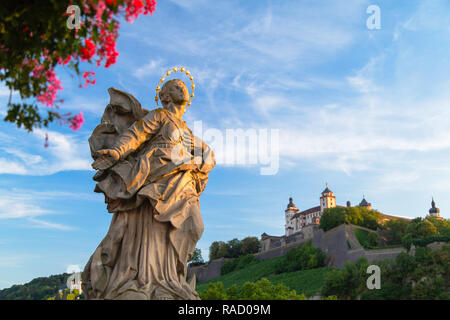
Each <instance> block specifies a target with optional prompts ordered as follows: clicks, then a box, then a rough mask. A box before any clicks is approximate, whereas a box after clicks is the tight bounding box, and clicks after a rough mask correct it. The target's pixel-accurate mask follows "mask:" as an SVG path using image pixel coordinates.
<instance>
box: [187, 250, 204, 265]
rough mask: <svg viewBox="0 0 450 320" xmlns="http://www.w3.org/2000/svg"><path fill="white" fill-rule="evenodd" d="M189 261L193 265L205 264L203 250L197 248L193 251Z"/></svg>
mask: <svg viewBox="0 0 450 320" xmlns="http://www.w3.org/2000/svg"><path fill="white" fill-rule="evenodd" d="M189 263H190V265H191V266H199V265H202V264H205V261H204V260H203V257H202V250H200V249H198V248H195V249H194V252H193V253H192V257H191V259H190V260H189Z"/></svg>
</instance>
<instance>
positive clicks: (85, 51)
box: [80, 38, 95, 61]
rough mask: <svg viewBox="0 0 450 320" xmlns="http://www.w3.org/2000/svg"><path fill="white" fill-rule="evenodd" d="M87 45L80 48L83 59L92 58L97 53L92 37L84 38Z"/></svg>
mask: <svg viewBox="0 0 450 320" xmlns="http://www.w3.org/2000/svg"><path fill="white" fill-rule="evenodd" d="M84 44H85V46H84V47H82V48H81V49H80V57H81V60H82V61H85V60H90V59H91V58H92V57H93V56H94V55H95V44H94V43H93V42H92V38H90V39H86V40H84Z"/></svg>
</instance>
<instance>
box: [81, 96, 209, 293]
mask: <svg viewBox="0 0 450 320" xmlns="http://www.w3.org/2000/svg"><path fill="white" fill-rule="evenodd" d="M110 93H111V91H110ZM109 107H111V105H110V106H109ZM135 107H136V106H135ZM142 110H143V109H140V105H138V111H139V112H140V114H137V113H138V112H136V109H133V113H134V114H135V117H139V116H142V117H141V118H140V119H137V121H135V122H134V123H133V124H132V125H131V126H130V127H129V128H128V129H124V130H123V132H122V133H120V134H117V130H116V135H114V134H113V135H108V130H106V129H105V128H107V127H108V126H111V124H110V123H108V121H103V122H104V123H106V124H104V125H103V129H102V130H97V132H96V131H95V130H94V133H93V135H92V136H91V138H90V144H91V149H93V151H95V150H98V149H101V148H105V147H109V148H111V149H114V150H116V151H118V152H119V154H120V155H121V159H122V160H120V161H119V162H118V163H117V164H115V165H114V166H113V167H111V168H109V169H107V170H105V171H99V172H97V174H96V175H95V176H94V179H95V180H97V182H98V183H97V185H96V188H95V191H96V192H102V193H104V195H105V202H106V203H107V204H108V211H109V212H111V213H114V216H113V218H112V221H111V225H110V228H109V230H108V233H107V235H106V236H105V238H104V239H103V241H102V242H101V243H100V245H99V246H98V248H97V249H96V250H95V252H94V253H93V255H92V256H91V258H90V260H89V262H88V264H87V265H86V267H85V270H84V272H83V279H82V280H83V290H84V294H85V295H86V297H87V298H88V299H198V294H197V293H196V292H195V289H194V288H193V286H192V285H190V284H188V283H187V282H186V269H187V268H186V264H187V261H188V260H189V259H190V257H191V255H192V253H193V251H194V249H195V245H196V243H197V241H198V240H199V239H200V237H201V235H202V233H203V222H202V219H201V215H200V202H199V196H200V194H201V193H202V192H203V190H204V188H205V185H206V182H207V180H208V172H209V171H210V170H211V169H212V168H213V166H214V165H215V160H214V154H213V152H212V151H211V149H210V148H209V147H208V146H207V145H206V144H205V143H203V142H202V141H201V140H200V139H198V138H197V137H195V138H194V140H192V141H195V143H192V141H191V140H189V137H191V138H192V137H193V136H192V132H190V130H189V129H188V128H187V126H186V124H185V122H184V121H181V120H179V119H177V118H176V117H174V116H173V114H171V113H170V112H169V111H167V110H164V109H156V110H153V111H150V112H147V111H146V110H145V111H146V113H143V112H142ZM105 114H106V111H105ZM136 114H137V116H136ZM104 118H105V115H104ZM107 118H108V117H107ZM110 118H111V117H109V118H108V119H110ZM117 121H118V120H117V119H115V120H113V121H112V122H116V129H117ZM128 121H129V120H128ZM99 127H101V126H99ZM125 127H126V124H125ZM110 131H111V132H114V130H110ZM108 144H109V146H108ZM192 146H194V147H195V148H198V149H196V150H195V151H192V149H191V148H192ZM199 150H200V151H199ZM94 153H95V152H93V155H94ZM181 159H183V160H184V161H182V162H181V161H180V160H181ZM174 160H175V161H174Z"/></svg>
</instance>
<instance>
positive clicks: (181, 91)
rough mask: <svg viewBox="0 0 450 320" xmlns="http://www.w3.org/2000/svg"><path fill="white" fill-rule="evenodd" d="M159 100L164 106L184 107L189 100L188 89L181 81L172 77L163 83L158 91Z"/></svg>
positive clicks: (167, 107) (168, 107)
mask: <svg viewBox="0 0 450 320" xmlns="http://www.w3.org/2000/svg"><path fill="white" fill-rule="evenodd" d="M159 100H160V101H161V104H162V105H163V107H164V108H166V109H170V108H173V107H175V108H178V109H179V108H183V110H182V111H183V112H184V110H185V108H186V104H187V103H188V101H189V91H188V89H187V87H186V85H185V84H184V82H183V81H181V80H179V79H172V80H169V81H167V82H166V83H164V85H163V87H162V89H161V91H160V92H159Z"/></svg>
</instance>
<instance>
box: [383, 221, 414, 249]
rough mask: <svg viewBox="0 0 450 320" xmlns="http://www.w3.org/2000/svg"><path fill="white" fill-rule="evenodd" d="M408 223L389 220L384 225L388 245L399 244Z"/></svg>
mask: <svg viewBox="0 0 450 320" xmlns="http://www.w3.org/2000/svg"><path fill="white" fill-rule="evenodd" d="M408 225H409V221H407V220H403V219H391V220H388V221H386V223H385V224H384V226H385V228H386V230H387V231H388V232H389V236H390V243H392V244H400V243H401V242H402V238H403V236H404V235H405V234H406V229H407V228H408Z"/></svg>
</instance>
